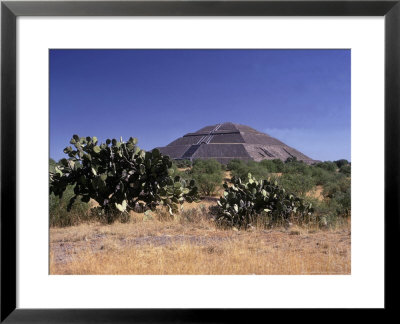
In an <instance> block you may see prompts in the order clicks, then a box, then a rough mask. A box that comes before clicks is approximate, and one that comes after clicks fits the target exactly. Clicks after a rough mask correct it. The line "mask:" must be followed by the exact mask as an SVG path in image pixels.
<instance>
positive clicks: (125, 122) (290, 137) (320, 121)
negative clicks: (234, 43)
mask: <svg viewBox="0 0 400 324" xmlns="http://www.w3.org/2000/svg"><path fill="white" fill-rule="evenodd" d="M350 56H351V55H350V50H50V157H52V158H54V159H56V160H59V159H60V158H62V157H65V156H64V153H63V149H64V147H66V146H68V145H69V140H70V138H71V136H72V135H73V134H78V135H80V136H85V137H86V136H97V137H98V138H99V140H100V141H105V140H106V139H107V138H119V137H120V136H122V137H123V139H128V138H129V137H130V136H133V137H137V138H138V139H139V146H140V147H141V148H144V149H152V148H154V147H157V146H165V145H167V144H168V143H170V142H171V141H173V140H174V139H176V138H178V137H180V136H182V135H184V134H185V133H188V132H194V131H196V130H198V129H200V128H202V127H204V126H206V125H211V124H216V123H220V122H227V121H231V122H235V123H240V124H245V125H248V126H251V127H253V128H255V129H257V130H259V131H262V132H265V133H267V134H269V135H271V136H274V137H276V138H278V139H279V140H281V141H283V142H285V143H286V144H287V145H289V146H292V147H294V148H296V149H298V150H299V151H301V152H303V153H304V154H306V155H308V156H310V157H311V158H313V159H317V160H338V159H342V158H344V159H347V160H351V158H350V112H351V109H350V91H351V89H350V84H351V82H350V61H351V59H350Z"/></svg>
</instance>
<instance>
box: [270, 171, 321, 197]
mask: <svg viewBox="0 0 400 324" xmlns="http://www.w3.org/2000/svg"><path fill="white" fill-rule="evenodd" d="M277 181H278V182H279V184H280V185H281V186H282V187H283V188H285V189H286V190H287V191H288V192H290V193H293V194H295V195H299V196H304V195H305V194H306V193H307V192H309V191H310V190H312V189H313V187H314V186H315V180H314V179H313V178H312V177H311V176H307V175H301V174H293V173H285V174H283V175H282V176H281V177H279V178H277Z"/></svg>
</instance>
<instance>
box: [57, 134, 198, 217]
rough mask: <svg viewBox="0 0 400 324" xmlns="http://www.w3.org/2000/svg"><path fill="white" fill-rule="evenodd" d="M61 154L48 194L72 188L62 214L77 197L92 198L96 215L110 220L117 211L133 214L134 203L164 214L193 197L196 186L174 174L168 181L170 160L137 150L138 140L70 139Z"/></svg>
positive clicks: (157, 152) (176, 209)
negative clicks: (161, 207) (163, 210)
mask: <svg viewBox="0 0 400 324" xmlns="http://www.w3.org/2000/svg"><path fill="white" fill-rule="evenodd" d="M70 143H71V144H72V145H73V146H74V149H73V148H72V147H71V146H69V147H66V148H65V149H64V153H65V154H67V155H68V156H69V159H62V160H60V164H61V165H60V166H56V167H55V168H54V172H51V171H50V194H54V195H55V196H58V197H59V198H62V196H63V193H64V192H65V190H66V188H67V186H69V185H72V186H73V187H74V189H73V190H74V195H73V196H72V197H71V198H70V200H69V203H68V205H67V210H70V209H71V207H72V206H73V204H74V203H75V201H76V200H77V199H80V200H81V201H82V202H86V203H87V202H89V200H90V199H93V200H95V201H96V202H97V203H98V204H99V207H98V208H96V209H95V211H94V212H95V213H97V216H99V217H105V218H107V219H108V221H109V222H112V221H114V220H115V215H118V213H126V212H128V211H129V210H133V209H134V208H135V206H136V205H139V206H144V207H145V208H144V210H145V209H150V210H155V209H156V207H157V206H158V205H164V206H166V208H167V209H168V211H169V213H171V214H173V213H174V212H177V211H178V205H179V204H182V203H183V202H184V201H185V200H187V201H192V200H193V199H197V187H195V185H194V182H193V181H191V182H190V183H189V184H187V183H186V182H185V181H184V180H182V179H181V178H180V177H179V176H175V178H174V177H173V174H172V173H173V171H172V170H171V166H172V162H171V160H170V158H169V157H168V156H164V155H162V154H161V153H160V152H159V151H158V150H157V149H154V150H152V151H151V152H145V151H143V150H141V149H140V148H139V147H138V146H136V144H137V139H135V138H132V137H131V138H130V139H129V141H128V142H126V143H125V142H123V141H122V138H121V140H120V141H117V140H115V139H112V140H110V139H107V140H106V143H103V144H98V141H97V138H96V137H86V138H85V137H79V136H78V135H74V136H73V137H72V139H71V141H70Z"/></svg>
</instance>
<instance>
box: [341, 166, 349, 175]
mask: <svg viewBox="0 0 400 324" xmlns="http://www.w3.org/2000/svg"><path fill="white" fill-rule="evenodd" d="M339 172H340V173H343V174H345V175H347V176H350V175H351V164H344V165H342V166H341V167H340V169H339Z"/></svg>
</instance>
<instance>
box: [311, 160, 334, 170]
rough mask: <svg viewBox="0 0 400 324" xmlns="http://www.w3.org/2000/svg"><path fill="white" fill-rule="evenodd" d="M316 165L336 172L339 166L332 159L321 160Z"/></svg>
mask: <svg viewBox="0 0 400 324" xmlns="http://www.w3.org/2000/svg"><path fill="white" fill-rule="evenodd" d="M314 167H317V168H321V169H324V170H326V171H330V172H334V171H336V169H337V168H338V166H337V165H336V163H334V162H331V161H325V162H319V163H316V164H315V165H314Z"/></svg>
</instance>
